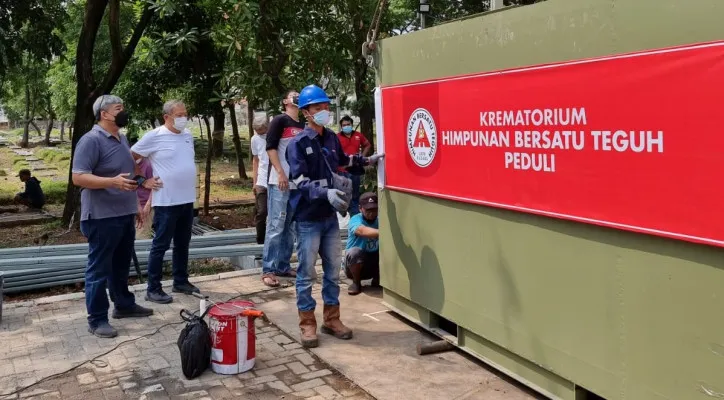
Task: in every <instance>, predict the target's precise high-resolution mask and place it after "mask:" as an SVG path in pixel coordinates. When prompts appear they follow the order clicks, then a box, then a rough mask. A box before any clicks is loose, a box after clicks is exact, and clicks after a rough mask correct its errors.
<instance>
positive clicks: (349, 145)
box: [337, 115, 372, 216]
mask: <svg viewBox="0 0 724 400" xmlns="http://www.w3.org/2000/svg"><path fill="white" fill-rule="evenodd" d="M352 123H353V121H352V117H350V116H349V115H345V116H344V117H342V119H341V120H339V125H340V126H341V127H342V131H341V132H339V133H338V134H337V137H338V138H339V143H340V144H341V145H342V150H343V151H344V154H346V155H348V156H351V155H354V154H360V153H362V155H363V156H368V155H369V154H370V152H371V151H372V144H371V143H370V141H369V140H367V138H366V137H365V135H363V134H362V133H360V132H357V131H355V130H354V128H352ZM339 172H340V173H342V175H344V176H346V177H347V178H349V179H351V180H352V200H351V201H350V202H349V214H350V215H352V216H354V215H356V214H358V213H359V196H360V193H359V189H360V186H361V184H362V175H364V172H365V171H364V168H359V167H349V168H345V167H339Z"/></svg>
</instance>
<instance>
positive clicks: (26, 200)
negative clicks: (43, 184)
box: [15, 169, 45, 210]
mask: <svg viewBox="0 0 724 400" xmlns="http://www.w3.org/2000/svg"><path fill="white" fill-rule="evenodd" d="M18 178H20V180H21V181H22V182H25V191H24V192H22V193H18V194H16V195H15V202H16V203H18V204H22V205H25V206H28V207H30V208H34V209H38V210H39V209H41V208H43V206H44V205H45V194H43V189H41V188H40V181H39V180H38V179H36V178H35V177H34V176H32V175H31V174H30V170H28V169H23V170H20V173H18Z"/></svg>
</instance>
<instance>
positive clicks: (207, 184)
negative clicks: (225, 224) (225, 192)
mask: <svg viewBox="0 0 724 400" xmlns="http://www.w3.org/2000/svg"><path fill="white" fill-rule="evenodd" d="M204 123H206V138H207V140H208V142H207V143H208V144H209V146H208V149H207V150H206V171H205V174H204V215H209V197H210V196H211V158H212V157H213V155H214V153H213V151H214V149H213V148H212V146H211V143H212V139H211V125H209V118H208V117H204Z"/></svg>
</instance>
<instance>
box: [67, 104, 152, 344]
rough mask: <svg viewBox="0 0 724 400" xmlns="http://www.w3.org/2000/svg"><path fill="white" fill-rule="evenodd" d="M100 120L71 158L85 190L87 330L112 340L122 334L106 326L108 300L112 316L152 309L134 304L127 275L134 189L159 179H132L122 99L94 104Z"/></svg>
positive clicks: (77, 182) (82, 217)
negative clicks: (110, 302)
mask: <svg viewBox="0 0 724 400" xmlns="http://www.w3.org/2000/svg"><path fill="white" fill-rule="evenodd" d="M93 113H94V115H95V118H96V121H98V122H97V123H96V124H95V125H94V126H93V128H92V129H91V130H90V131H89V132H87V133H86V134H85V135H83V136H82V137H81V138H80V140H79V141H78V145H77V146H76V150H75V153H74V156H73V168H72V180H73V184H74V185H76V186H79V187H81V188H82V191H81V196H80V198H81V207H80V212H81V215H80V230H81V232H82V233H83V235H84V236H85V237H86V238H88V265H87V267H86V270H85V304H86V309H87V310H88V331H89V332H90V333H92V334H93V335H95V336H98V337H102V338H112V337H115V336H117V335H118V332H117V331H116V329H115V328H113V327H112V326H111V325H110V324H109V323H108V308H109V302H108V296H107V295H106V287H107V288H108V291H109V292H110V293H111V298H112V299H113V302H114V303H115V307H114V310H113V318H116V319H117V318H134V317H147V316H149V315H151V314H153V310H151V309H148V308H144V307H141V306H139V305H138V304H136V300H135V298H134V296H133V294H132V293H131V292H130V291H129V290H128V271H129V266H130V265H131V257H132V254H133V246H134V241H135V238H136V228H135V223H134V222H135V221H134V219H135V218H136V216H137V215H140V210H139V205H138V198H137V196H136V189H138V187H139V186H141V185H143V186H144V187H145V188H147V189H154V188H156V187H158V186H159V185H160V182H157V181H156V179H153V178H152V179H148V180H133V179H131V177H133V175H132V173H133V172H134V169H135V166H134V162H133V157H131V151H130V150H131V149H130V147H129V145H128V140H127V139H126V137H125V135H122V134H121V133H120V132H119V130H120V128H122V127H124V126H126V125H127V124H128V119H129V117H128V113H127V112H126V110H124V108H123V101H122V100H121V99H120V98H118V97H116V96H111V95H103V96H100V97H99V98H98V99H96V101H95V102H94V103H93Z"/></svg>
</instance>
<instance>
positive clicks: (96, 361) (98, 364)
mask: <svg viewBox="0 0 724 400" xmlns="http://www.w3.org/2000/svg"><path fill="white" fill-rule="evenodd" d="M290 286H292V285H284V286H279V287H275V288H271V289H264V290H259V291H256V292H252V293H240V294H238V295H236V296H234V297H231V298H229V299H227V300H226V301H224V302H223V303H227V302H229V301H232V300H236V299H238V298H240V297H243V296H253V295H255V294H258V293H264V292H271V291H274V290H279V289H285V288H288V287H290ZM211 303H212V304H213V305H217V304H219V303H216V302H213V301H211ZM198 312H199V310H196V311H194V314H197V313H198ZM265 315H266V314H265ZM264 319H265V320H266V317H265V318H264ZM185 322H186V321H183V320H181V321H179V322H168V323H165V324H163V325H161V326H159V327H158V328H156V330H154V331H153V332H151V333H147V334H145V335H141V336H138V337H135V338H133V339H128V340H124V341H122V342H120V343H118V344H117V345H116V346H115V347H113V348H112V349H110V350H108V351H106V352H104V353H101V354H99V355H97V356H95V357H93V358H90V359H87V360H85V361H83V362H81V363H80V364H78V365H75V366H73V367H70V368H68V369H66V370H64V371H61V372H58V373H56V374H52V375H48V376H46V377H44V378H41V379H40V380H38V381H36V382H33V383H31V384H30V385H27V386H24V387H21V388H19V389H16V390H15V391H14V392H10V393H5V394H0V399H3V398H8V397H12V396H15V395H17V394H20V393H22V392H24V391H26V390H28V389H30V388H33V387H35V386H37V385H40V384H41V383H44V382H47V381H50V380H53V379H55V378H58V377H60V376H63V375H65V374H68V373H70V372H73V371H75V370H76V369H78V368H80V367H82V366H84V365H86V364H92V365H95V366H96V367H98V368H105V367H107V366H108V363H106V362H105V361H102V360H99V358H101V357H105V356H107V355H108V354H110V353H112V352H114V351H116V350H118V348H120V347H121V346H123V345H124V344H126V343H131V342H135V341H137V340H140V339H146V338H150V337H152V336H154V335H156V334H158V333H159V332H161V329H163V328H166V327H169V326H174V325H181V324H183V323H185Z"/></svg>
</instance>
